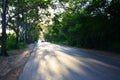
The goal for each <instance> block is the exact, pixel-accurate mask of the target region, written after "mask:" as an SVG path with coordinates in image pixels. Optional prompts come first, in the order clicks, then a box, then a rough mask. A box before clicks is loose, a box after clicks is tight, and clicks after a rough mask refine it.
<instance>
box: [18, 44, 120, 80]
mask: <svg viewBox="0 0 120 80" xmlns="http://www.w3.org/2000/svg"><path fill="white" fill-rule="evenodd" d="M18 80H120V61H115V60H112V59H109V58H107V57H104V56H98V55H93V54H89V53H87V52H84V51H81V50H78V49H74V48H70V47H64V46H60V45H55V44H51V43H47V42H38V44H37V46H36V47H35V49H34V51H33V53H32V54H31V57H30V58H29V60H28V62H27V63H26V65H25V67H24V69H23V71H22V73H21V74H20V76H19V78H18Z"/></svg>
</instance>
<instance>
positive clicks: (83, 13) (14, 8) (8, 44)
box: [0, 0, 120, 56]
mask: <svg viewBox="0 0 120 80" xmlns="http://www.w3.org/2000/svg"><path fill="white" fill-rule="evenodd" d="M50 9H52V11H54V12H51V11H50ZM55 11H56V12H55ZM0 22H1V23H0V28H1V30H2V32H1V33H0V50H1V52H0V55H1V56H8V55H9V54H8V53H7V51H8V50H9V49H19V48H22V47H24V46H25V45H26V44H29V43H32V42H35V41H37V40H38V39H39V36H40V35H42V36H43V37H42V38H44V39H45V40H46V41H49V42H53V43H59V44H64V45H69V46H75V47H79V48H89V49H98V50H107V51H114V52H120V36H119V35H120V31H119V30H120V1H119V0H0ZM43 22H44V24H43ZM6 30H10V31H11V30H12V31H13V32H14V33H13V34H11V33H7V32H6Z"/></svg>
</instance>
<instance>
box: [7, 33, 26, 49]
mask: <svg viewBox="0 0 120 80" xmlns="http://www.w3.org/2000/svg"><path fill="white" fill-rule="evenodd" d="M18 45H19V48H20V49H21V48H25V47H26V44H25V43H23V42H20V41H19V44H18ZM12 49H15V34H7V50H12Z"/></svg>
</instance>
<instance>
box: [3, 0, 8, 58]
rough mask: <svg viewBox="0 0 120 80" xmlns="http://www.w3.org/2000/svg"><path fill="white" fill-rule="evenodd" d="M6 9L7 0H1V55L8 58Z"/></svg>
mask: <svg viewBox="0 0 120 80" xmlns="http://www.w3.org/2000/svg"><path fill="white" fill-rule="evenodd" d="M6 8H7V0H2V10H3V12H2V39H1V54H2V56H8V54H7V49H6V39H7V34H6V26H7V24H6V12H7V11H6Z"/></svg>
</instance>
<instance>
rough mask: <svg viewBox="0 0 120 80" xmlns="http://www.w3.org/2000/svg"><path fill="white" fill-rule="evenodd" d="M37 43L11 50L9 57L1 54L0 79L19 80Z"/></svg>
mask: <svg viewBox="0 0 120 80" xmlns="http://www.w3.org/2000/svg"><path fill="white" fill-rule="evenodd" d="M35 45H36V43H34V44H30V45H29V46H28V47H27V48H25V49H20V50H13V51H10V52H9V53H11V54H10V56H9V57H2V56H0V80H17V78H18V76H19V74H20V73H21V71H22V69H23V67H24V65H25V63H26V62H27V60H28V58H29V56H30V54H31V53H32V51H33V49H34V47H35Z"/></svg>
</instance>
